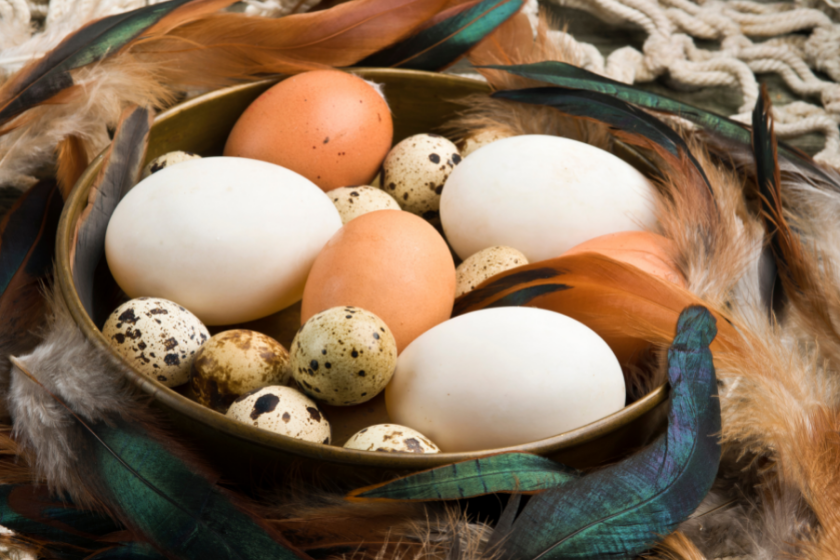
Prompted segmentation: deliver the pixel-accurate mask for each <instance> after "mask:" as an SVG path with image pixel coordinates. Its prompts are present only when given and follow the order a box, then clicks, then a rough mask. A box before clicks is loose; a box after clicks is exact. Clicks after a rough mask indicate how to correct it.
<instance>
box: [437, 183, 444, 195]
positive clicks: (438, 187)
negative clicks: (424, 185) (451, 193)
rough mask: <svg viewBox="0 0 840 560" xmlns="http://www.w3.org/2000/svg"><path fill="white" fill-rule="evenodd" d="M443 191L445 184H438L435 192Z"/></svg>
mask: <svg viewBox="0 0 840 560" xmlns="http://www.w3.org/2000/svg"><path fill="white" fill-rule="evenodd" d="M442 192H443V185H438V186H437V187H435V194H440V193H442Z"/></svg>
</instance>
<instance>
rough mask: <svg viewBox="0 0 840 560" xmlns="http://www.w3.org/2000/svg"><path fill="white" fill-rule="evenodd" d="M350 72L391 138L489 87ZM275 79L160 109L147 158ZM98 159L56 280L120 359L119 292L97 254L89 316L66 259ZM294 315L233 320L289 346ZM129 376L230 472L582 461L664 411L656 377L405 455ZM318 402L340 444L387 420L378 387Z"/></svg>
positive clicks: (70, 208)
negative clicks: (508, 437) (473, 444)
mask: <svg viewBox="0 0 840 560" xmlns="http://www.w3.org/2000/svg"><path fill="white" fill-rule="evenodd" d="M356 72H357V73H358V74H359V75H361V76H362V77H364V78H366V79H370V80H373V81H376V82H378V83H381V84H383V85H384V91H385V93H386V95H387V97H388V101H389V103H390V106H391V109H392V111H393V113H394V143H396V142H399V141H400V140H401V139H403V138H405V137H407V136H410V135H412V134H417V133H420V132H430V131H434V130H435V129H436V127H438V126H440V125H442V124H444V123H445V122H446V121H447V120H448V119H449V118H451V117H452V116H453V115H454V113H455V112H456V111H458V110H459V109H460V106H459V105H457V104H456V103H454V102H453V101H455V100H457V99H459V98H462V97H465V96H467V95H471V94H476V93H487V92H488V91H489V90H488V88H487V86H486V85H484V84H482V83H481V82H477V81H473V80H468V79H464V78H459V77H455V76H448V75H443V74H432V73H426V72H416V71H406V70H382V69H359V70H357V71H356ZM276 81H277V80H266V81H262V82H257V83H252V84H247V85H241V86H234V87H230V88H226V89H222V90H218V91H215V92H212V93H208V94H206V95H203V96H200V97H197V98H195V99H193V100H190V101H188V102H186V103H183V104H181V105H179V106H177V107H174V108H172V109H170V110H168V111H166V112H164V113H162V114H161V115H160V116H158V118H157V120H156V121H155V124H154V126H153V128H152V132H151V134H150V143H149V149H148V152H147V154H146V162H148V161H150V160H152V159H154V158H156V157H158V156H160V155H163V154H165V153H167V152H170V151H174V150H184V151H188V152H194V153H198V154H201V155H205V156H207V155H219V154H221V151H222V148H223V147H224V143H225V140H226V138H227V135H228V132H229V131H230V129H231V128H232V127H233V124H234V123H235V121H236V119H237V117H238V116H239V115H240V114H241V113H242V111H243V110H244V109H245V107H247V106H248V104H249V103H250V102H251V101H252V100H254V99H255V98H256V97H257V96H258V95H259V94H260V93H262V92H263V91H265V90H266V89H268V88H269V87H270V86H271V85H273V84H274V83H276ZM617 155H619V156H620V157H623V158H624V159H626V160H628V161H629V162H630V163H632V164H634V165H636V166H637V167H643V165H642V164H640V163H639V160H636V159H635V158H634V156H633V154H632V152H629V151H626V152H618V153H617ZM101 165H102V156H99V157H98V158H96V159H95V160H94V161H93V162H92V163H91V165H90V167H89V168H88V169H87V170H86V171H85V173H84V175H83V176H82V177H81V179H80V180H79V182H78V183H77V184H76V186H75V188H74V190H73V192H72V193H71V195H70V198H69V199H68V201H67V204H66V205H65V207H64V212H63V214H62V217H61V223H60V224H59V232H58V239H57V261H58V262H57V270H58V282H59V285H60V288H61V293H62V295H63V297H64V298H65V299H66V301H67V303H68V306H69V308H70V312H71V314H72V315H73V318H74V320H75V321H76V322H77V323H78V325H79V327H80V328H81V329H82V332H84V334H85V336H87V337H88V339H90V340H91V341H92V342H93V344H95V345H96V346H97V347H99V348H101V349H103V350H104V351H106V352H109V353H111V354H112V355H113V356H114V357H115V358H117V359H120V358H119V356H118V355H117V354H116V353H115V352H114V350H113V349H112V348H111V347H110V346H109V344H108V342H107V341H106V339H105V337H104V336H103V335H102V333H101V332H100V330H99V329H100V328H101V326H102V324H103V323H104V321H105V319H106V318H107V316H108V314H109V313H110V311H111V310H113V309H114V308H116V306H117V305H118V304H119V303H120V301H121V300H122V299H124V298H125V295H124V294H122V293H121V292H120V290H119V288H118V287H117V286H116V283H115V282H114V280H113V278H112V277H111V275H110V273H109V272H108V267H107V264H106V263H105V262H104V258H103V259H102V261H101V262H99V264H98V267H97V269H96V273H95V274H94V278H93V286H92V290H93V293H94V294H95V296H94V302H93V314H92V315H93V316H90V315H89V314H88V313H87V311H85V308H84V307H83V305H82V303H81V300H80V297H79V291H78V290H77V287H76V286H75V284H74V280H73V275H72V272H71V265H70V259H71V254H72V253H73V249H74V248H73V243H74V228H75V224H76V222H77V220H78V218H79V215H80V214H81V212H82V211H83V210H84V208H85V205H86V204H87V201H88V195H89V191H90V188H91V185H92V182H93V180H94V178H95V177H96V174H97V172H98V171H99V169H100V167H101ZM299 317H300V305H299V304H297V305H295V306H292V308H289V309H287V310H284V311H281V312H280V313H277V314H275V315H272V316H270V317H266V318H264V319H260V320H258V321H252V322H250V323H246V324H244V325H237V326H236V327H245V328H252V329H254V330H259V331H262V332H264V333H266V334H268V335H270V336H273V337H275V338H276V339H277V340H279V341H280V342H281V343H282V344H283V345H284V346H286V347H287V348H288V347H289V346H290V343H291V339H292V337H293V336H294V333H295V331H296V330H297V328H298V326H299ZM227 328H231V327H230V326H226V327H225V329H227ZM211 330H212V329H211ZM217 330H218V329H217ZM126 365H128V364H126ZM128 376H129V379H130V381H131V382H132V383H133V384H134V385H136V386H137V387H139V388H140V389H141V390H142V391H143V392H145V393H147V394H148V395H149V396H150V397H151V398H152V400H153V403H154V404H155V405H156V406H157V407H158V408H160V409H161V410H163V411H164V412H165V413H166V414H167V415H168V416H169V418H170V420H171V421H172V423H173V424H174V426H175V427H176V429H178V430H179V431H180V433H182V434H183V435H184V436H185V437H186V438H188V439H189V440H190V441H192V442H194V444H195V445H196V446H197V447H198V448H199V449H203V450H204V451H205V452H207V453H209V454H210V455H211V456H213V458H214V459H215V461H216V463H217V465H218V466H219V468H221V469H222V471H223V472H224V473H225V474H226V475H227V476H232V477H237V476H239V475H241V474H242V473H243V472H245V471H249V472H248V473H246V476H247V475H248V474H253V471H254V470H255V469H260V470H262V469H263V468H265V467H267V466H268V467H271V468H276V466H278V465H281V466H282V465H286V464H289V463H291V462H302V463H303V464H304V468H310V467H314V468H317V470H318V471H319V472H328V473H330V474H329V476H338V477H344V478H349V477H350V476H352V475H353V474H354V473H355V474H363V475H365V476H368V477H369V476H370V475H372V474H373V475H375V474H376V471H378V472H379V473H386V472H408V471H416V470H421V469H427V468H431V467H434V466H438V465H442V464H447V463H452V462H456V461H463V460H466V459H470V458H474V457H477V456H481V455H487V454H490V453H499V452H503V451H514V450H515V451H524V452H529V453H535V454H539V455H543V456H547V457H550V458H552V459H555V460H558V461H561V462H564V463H566V464H569V465H572V466H575V467H579V468H580V467H586V466H592V465H597V464H602V463H604V462H606V461H610V460H614V459H616V458H619V457H621V456H623V455H625V454H627V453H628V452H630V451H631V450H632V449H635V448H637V447H638V446H640V445H643V444H645V443H647V442H648V441H649V440H650V439H651V437H652V436H653V435H655V434H656V433H657V432H659V431H660V430H661V429H662V427H663V419H664V414H663V412H664V410H665V407H666V405H667V399H666V397H667V389H666V387H665V386H662V387H659V388H658V389H656V390H654V391H653V392H651V393H650V394H648V395H647V396H645V397H643V398H642V399H640V400H638V401H636V402H634V403H632V404H630V405H628V406H626V407H625V408H623V409H622V410H620V411H619V412H616V413H615V414H612V415H610V416H608V417H606V418H603V419H601V420H598V421H597V422H593V423H591V424H589V425H587V426H584V427H582V428H579V429H576V430H572V431H570V432H566V433H563V434H559V435H556V436H554V437H551V438H547V439H544V440H540V441H535V442H530V443H526V444H522V445H518V446H515V447H509V448H504V449H487V450H484V451H475V452H469V453H440V454H435V455H413V454H399V453H376V452H369V451H356V450H347V449H344V448H342V447H337V446H329V445H321V444H315V443H307V442H304V441H300V440H296V439H292V438H288V437H285V436H281V435H277V434H273V433H270V432H266V431H263V430H260V429H258V428H255V427H253V426H249V425H246V424H241V423H238V422H234V421H233V420H230V419H228V418H227V417H225V416H224V415H222V414H220V413H217V412H215V411H213V410H210V409H208V408H205V407H203V406H201V405H199V404H198V403H196V402H193V401H192V400H190V399H189V398H187V397H186V396H185V395H184V394H183V391H184V390H173V389H170V388H167V387H164V386H163V385H161V384H160V383H158V382H157V381H154V380H152V379H149V378H147V377H145V376H143V375H141V374H139V373H137V372H135V371H133V370H130V371H129V372H128ZM324 409H325V410H324V412H325V414H326V415H327V417H328V418H329V419H330V423H331V425H332V426H333V427H334V434H333V442H334V443H335V444H337V445H341V444H343V443H344V441H346V440H347V439H348V438H349V437H350V436H351V435H352V434H353V433H355V432H356V431H357V430H359V429H361V428H362V427H365V426H368V425H371V424H376V423H385V422H388V418H387V414H386V412H385V408H384V404H383V399H382V396H381V395H380V396H379V397H378V398H376V399H374V400H372V401H370V402H369V403H366V404H364V405H360V406H357V407H350V408H335V407H324Z"/></svg>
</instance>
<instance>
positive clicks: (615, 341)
mask: <svg viewBox="0 0 840 560" xmlns="http://www.w3.org/2000/svg"><path fill="white" fill-rule="evenodd" d="M579 253H599V254H601V255H604V256H607V257H610V258H611V259H615V260H617V261H621V262H625V263H627V264H631V265H633V266H635V267H636V268H640V269H642V270H644V271H645V272H647V273H650V274H653V275H654V276H658V277H659V278H662V279H663V280H667V281H669V282H672V283H674V284H676V285H678V286H680V287H681V288H686V287H687V284H686V280H685V276H683V274H682V272H680V270H679V269H678V268H677V265H676V262H675V260H674V258H675V255H676V254H677V247H676V245H675V244H674V242H673V241H671V240H670V239H668V238H667V237H663V236H661V235H658V234H656V233H651V232H648V231H623V232H620V233H611V234H608V235H602V236H600V237H596V238H595V239H590V240H589V241H585V242H583V243H581V244H580V245H578V246H576V247H573V248H571V249H569V250H568V251H566V253H564V255H563V256H566V255H576V254H579ZM604 340H606V341H607V343H608V344H609V345H610V348H612V351H613V352H614V353H615V355H616V358H618V361H619V363H621V364H622V365H626V364H635V363H637V362H638V360H639V358H640V357H642V356H643V352H644V351H645V349H647V348H648V347H649V346H650V344H649V343H648V342H647V341H645V340H642V339H640V338H634V337H629V336H625V335H618V334H613V333H610V334H604Z"/></svg>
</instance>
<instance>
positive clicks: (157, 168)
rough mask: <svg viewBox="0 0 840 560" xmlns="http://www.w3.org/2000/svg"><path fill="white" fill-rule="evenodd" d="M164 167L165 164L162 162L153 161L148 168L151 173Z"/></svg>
mask: <svg viewBox="0 0 840 560" xmlns="http://www.w3.org/2000/svg"><path fill="white" fill-rule="evenodd" d="M164 167H166V165H165V164H164V163H163V162H158V163H153V164H152V167H151V168H150V169H149V174H150V175H151V174H152V173H157V172H158V171H160V170H161V169H163V168H164Z"/></svg>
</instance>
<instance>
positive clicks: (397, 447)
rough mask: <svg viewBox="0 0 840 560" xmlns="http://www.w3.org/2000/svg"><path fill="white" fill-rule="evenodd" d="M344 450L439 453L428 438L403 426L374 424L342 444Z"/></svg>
mask: <svg viewBox="0 0 840 560" xmlns="http://www.w3.org/2000/svg"><path fill="white" fill-rule="evenodd" d="M344 447H345V448H346V449H358V450H360V451H388V452H392V453H440V449H438V446H437V445H435V444H434V443H432V442H431V441H430V440H429V438H427V437H426V436H424V435H423V434H421V433H420V432H418V431H417V430H412V429H411V428H407V427H405V426H398V425H396V424H376V425H375V426H368V427H367V428H363V429H362V430H359V431H358V432H356V433H355V434H353V436H352V437H351V438H350V439H348V440H347V443H345V444H344Z"/></svg>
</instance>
